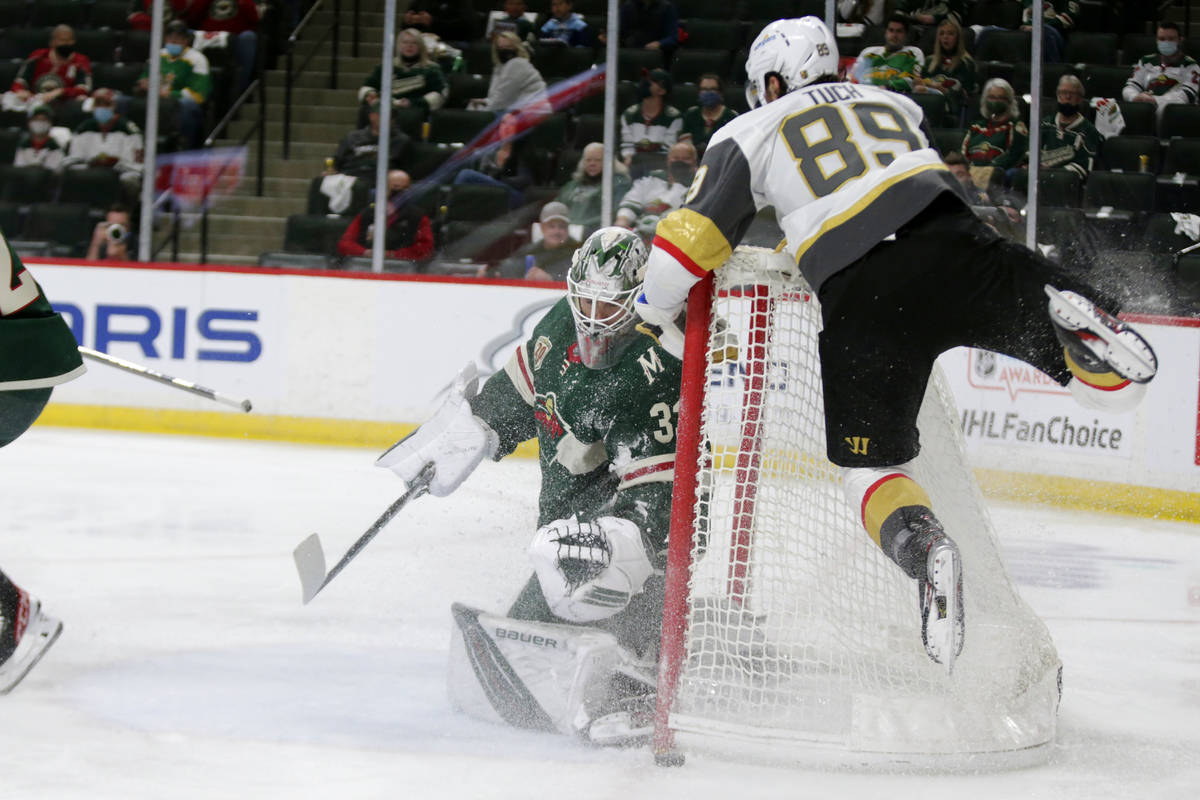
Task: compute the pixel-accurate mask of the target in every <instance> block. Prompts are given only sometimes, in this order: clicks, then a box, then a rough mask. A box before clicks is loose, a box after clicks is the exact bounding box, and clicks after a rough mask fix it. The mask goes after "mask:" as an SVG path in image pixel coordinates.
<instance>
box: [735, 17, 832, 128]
mask: <svg viewBox="0 0 1200 800" xmlns="http://www.w3.org/2000/svg"><path fill="white" fill-rule="evenodd" d="M771 73H778V75H779V77H780V78H782V79H783V82H784V84H785V86H784V93H787V92H791V91H795V90H796V89H799V88H800V87H801V86H807V85H808V84H810V83H812V82H813V81H815V80H816V79H817V78H820V77H822V76H824V75H837V74H838V49H837V40H836V39H834V38H833V34H832V33H831V32H830V30H829V28H827V27H825V23H824V22H822V21H821V20H820V19H818V18H817V17H801V18H800V19H778V20H775V21H774V22H772V23H770V24H768V25H767V26H766V27H765V28H763V29H762V31H761V32H760V33H759V34H758V36H757V37H756V38H755V39H754V44H752V45H750V57H749V58H747V59H746V102H747V103H748V104H749V105H750V108H752V109H753V108H758V107H759V106H760V105H762V104H764V103H766V101H767V100H766V97H767V75H769V74H771Z"/></svg>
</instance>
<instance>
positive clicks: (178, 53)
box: [135, 20, 212, 149]
mask: <svg viewBox="0 0 1200 800" xmlns="http://www.w3.org/2000/svg"><path fill="white" fill-rule="evenodd" d="M191 44H192V33H191V31H189V30H188V28H187V25H185V24H184V23H183V22H181V21H180V20H173V21H171V22H168V23H167V25H166V28H165V29H164V31H163V49H162V53H161V54H160V55H159V70H160V71H161V73H162V85H161V87H160V89H159V94H160V96H162V97H163V98H170V99H171V100H172V101H173V103H174V104H175V107H176V115H177V117H178V121H179V130H180V132H181V133H182V134H183V140H184V144H185V146H187V147H189V148H191V149H197V148H199V147H200V144H201V142H202V141H203V137H204V109H205V103H207V102H208V95H209V92H210V91H212V78H211V77H210V76H209V69H208V59H207V58H205V56H204V54H203V53H201V52H200V51H198V50H196V49H194V48H193V47H192V46H191ZM149 72H150V69H149V65H147V67H146V70H145V71H144V72H143V73H142V77H141V78H140V79H139V80H138V82H137V85H136V87H135V91H137V92H140V93H145V92H146V90H147V89H149V88H150V79H149V77H148V76H149Z"/></svg>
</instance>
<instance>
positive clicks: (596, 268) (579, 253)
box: [567, 227, 649, 369]
mask: <svg viewBox="0 0 1200 800" xmlns="http://www.w3.org/2000/svg"><path fill="white" fill-rule="evenodd" d="M648 257H649V254H648V253H647V251H646V245H644V244H643V243H642V240H641V237H639V236H638V235H637V234H636V233H635V232H633V231H630V230H626V229H625V228H618V227H608V228H601V229H600V230H598V231H596V232H595V233H593V234H592V235H591V236H589V237H588V238H587V240H586V241H585V242H584V243H583V244H582V245H581V246H580V247H579V249H578V250H576V251H575V255H574V256H573V257H572V258H571V269H570V270H569V271H568V272H567V298H568V303H569V304H570V306H571V314H572V315H573V316H574V317H575V337H576V339H577V340H578V341H579V357H580V359H581V360H582V361H583V365H584V366H586V367H590V368H591V369H608V368H609V367H611V366H613V365H614V364H616V363H617V360H618V359H619V358H620V357H621V353H622V352H624V350H625V348H626V347H628V346H629V344H630V342H632V341H633V338H634V337H635V336H636V335H637V333H636V332H635V331H634V328H635V327H636V325H637V314H636V313H635V312H634V310H633V301H634V298H636V297H637V293H638V291H639V290H640V289H641V288H642V276H643V275H644V273H645V270H646V259H647V258H648Z"/></svg>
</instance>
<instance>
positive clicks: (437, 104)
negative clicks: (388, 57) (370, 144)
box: [358, 28, 447, 127]
mask: <svg viewBox="0 0 1200 800" xmlns="http://www.w3.org/2000/svg"><path fill="white" fill-rule="evenodd" d="M382 85H383V69H382V67H375V69H374V70H372V72H371V74H370V75H368V76H367V79H366V80H365V81H363V85H362V86H360V87H359V89H358V99H359V101H360V102H361V103H362V107H363V109H365V108H366V107H367V106H370V104H371V103H373V102H375V101H376V100H377V99H378V98H379V90H380V87H381V86H382ZM446 93H447V87H446V76H445V75H444V74H443V73H442V68H441V67H439V66H438V65H437V62H436V61H434V60H433V59H432V58H430V57H429V49H428V48H427V47H426V45H425V37H424V36H422V35H421V32H420V31H419V30H417V29H416V28H405V29H404V30H402V31H400V32H399V33H398V34H396V56H395V58H394V59H392V107H393V108H416V109H420V110H422V111H425V112H429V111H437V110H438V109H439V108H441V107H442V106H443V105H444V104H445V102H446ZM359 116H360V118H361V124H360V125H359V127H362V125H364V124H366V122H365V119H366V114H365V111H364V112H363V113H360V115H359Z"/></svg>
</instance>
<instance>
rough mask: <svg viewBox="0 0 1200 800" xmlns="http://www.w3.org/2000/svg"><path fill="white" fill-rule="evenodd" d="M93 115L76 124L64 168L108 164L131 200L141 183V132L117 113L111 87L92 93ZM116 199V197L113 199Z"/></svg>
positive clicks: (134, 197)
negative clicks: (114, 171) (77, 125)
mask: <svg viewBox="0 0 1200 800" xmlns="http://www.w3.org/2000/svg"><path fill="white" fill-rule="evenodd" d="M92 104H93V107H92V116H91V118H90V119H86V120H84V121H83V122H81V123H80V124H79V127H77V128H76V129H75V132H74V133H73V134H71V143H70V145H68V147H67V159H66V161H65V162H64V166H65V168H66V169H82V168H84V167H108V168H110V169H113V170H116V172H117V175H118V176H119V177H120V179H121V190H122V192H123V194H124V195H125V200H126V201H128V202H134V201H136V199H137V196H138V192H139V189H140V186H141V182H142V150H143V147H144V143H143V140H142V132H141V130H140V129H139V128H138V126H137V125H135V124H134V123H133V122H132V121H130V120H128V119H126V118H125V117H123V116H121V115H120V114H118V113H117V110H116V96H115V94H114V93H113V90H112V89H97V90H96V91H95V93H94V94H93V95H92ZM112 199H113V201H116V200H117V198H115V197H114V198H112Z"/></svg>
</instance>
